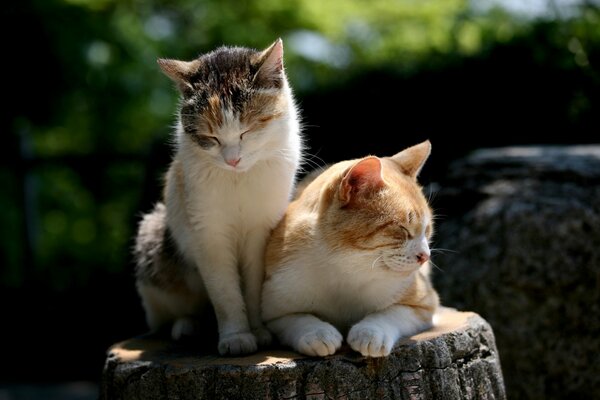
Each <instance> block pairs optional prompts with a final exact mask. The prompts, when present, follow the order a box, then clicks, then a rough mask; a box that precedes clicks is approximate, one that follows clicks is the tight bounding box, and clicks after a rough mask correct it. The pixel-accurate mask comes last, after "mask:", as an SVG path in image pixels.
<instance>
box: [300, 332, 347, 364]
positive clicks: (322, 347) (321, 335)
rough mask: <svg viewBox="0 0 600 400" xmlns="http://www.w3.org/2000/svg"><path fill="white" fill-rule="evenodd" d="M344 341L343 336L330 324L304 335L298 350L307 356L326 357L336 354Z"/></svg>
mask: <svg viewBox="0 0 600 400" xmlns="http://www.w3.org/2000/svg"><path fill="white" fill-rule="evenodd" d="M343 339H344V338H343V337H342V334H341V333H339V332H338V330H337V329H335V327H333V326H332V325H329V324H328V325H324V326H320V327H318V328H315V329H314V330H312V331H309V332H307V333H305V334H304V335H302V336H301V337H300V339H298V342H297V345H296V350H298V352H300V353H302V354H306V355H307V356H320V357H325V356H329V355H331V354H334V353H335V352H336V351H337V350H338V349H339V348H340V347H341V346H342V340H343Z"/></svg>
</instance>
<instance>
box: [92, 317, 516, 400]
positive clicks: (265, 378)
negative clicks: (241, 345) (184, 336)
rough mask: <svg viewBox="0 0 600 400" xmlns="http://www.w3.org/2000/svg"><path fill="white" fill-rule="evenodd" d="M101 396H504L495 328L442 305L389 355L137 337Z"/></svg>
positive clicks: (121, 349)
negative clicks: (226, 349) (220, 346)
mask: <svg viewBox="0 0 600 400" xmlns="http://www.w3.org/2000/svg"><path fill="white" fill-rule="evenodd" d="M101 397H102V398H104V399H144V400H152V399H229V400H231V399H334V398H335V399H371V398H377V399H504V398H505V394H504V383H503V378H502V371H501V368H500V360H499V357H498V352H497V350H496V344H495V340H494V334H493V332H492V329H491V327H490V325H489V324H488V323H487V322H486V321H485V320H484V319H483V318H481V317H480V316H479V315H477V314H475V313H472V312H458V311H454V310H450V309H447V310H444V311H443V312H441V313H440V314H439V315H438V316H437V321H436V324H435V326H434V327H433V328H432V329H430V330H428V331H426V332H422V333H420V334H418V335H415V336H413V337H411V338H408V339H404V340H402V341H400V342H399V343H398V345H397V346H396V348H395V349H394V351H393V352H392V354H391V355H390V356H389V357H385V358H379V359H377V358H366V357H363V356H361V355H360V354H359V353H356V352H354V351H352V350H351V349H349V348H348V347H346V346H345V347H343V348H342V349H341V350H340V351H339V352H338V353H337V354H335V355H333V356H329V357H325V358H312V357H304V356H302V355H300V354H298V353H295V352H292V351H288V350H283V349H273V350H267V351H261V352H258V353H256V354H252V355H249V356H246V357H227V358H225V357H218V356H216V355H207V354H204V355H202V354H200V353H199V352H198V351H197V349H194V348H193V347H192V346H189V345H183V344H178V343H175V342H172V341H168V340H161V339H152V338H133V339H130V340H126V341H124V342H121V343H117V344H115V345H114V346H113V347H111V348H110V349H109V352H108V358H107V360H106V364H105V367H104V374H103V382H102V389H101Z"/></svg>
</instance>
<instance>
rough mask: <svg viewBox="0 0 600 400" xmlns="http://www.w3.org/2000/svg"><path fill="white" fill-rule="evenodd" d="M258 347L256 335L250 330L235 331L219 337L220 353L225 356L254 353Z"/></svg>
mask: <svg viewBox="0 0 600 400" xmlns="http://www.w3.org/2000/svg"><path fill="white" fill-rule="evenodd" d="M257 348H258V346H257V345H256V337H254V335H253V334H251V333H250V332H242V333H233V334H230V335H227V336H225V337H221V338H219V354H221V355H223V356H224V355H232V356H235V355H239V354H248V353H254V352H255V351H256V349H257Z"/></svg>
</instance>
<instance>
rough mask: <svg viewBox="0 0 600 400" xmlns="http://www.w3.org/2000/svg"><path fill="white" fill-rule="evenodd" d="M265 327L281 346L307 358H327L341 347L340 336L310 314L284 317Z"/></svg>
mask: <svg viewBox="0 0 600 400" xmlns="http://www.w3.org/2000/svg"><path fill="white" fill-rule="evenodd" d="M267 326H268V327H269V329H270V330H271V331H272V332H273V333H274V334H275V336H277V338H278V339H279V341H280V342H281V343H282V344H285V345H288V346H290V347H292V348H293V349H294V350H296V351H297V352H299V353H302V354H306V355H307V356H321V357H324V356H328V355H331V354H334V353H335V352H336V351H337V350H338V349H339V348H340V347H341V346H342V340H343V336H342V334H341V333H340V332H339V331H338V330H337V329H336V328H335V327H334V326H333V325H331V324H329V323H327V322H325V321H322V320H320V319H319V318H317V317H315V316H314V315H311V314H293V315H286V316H284V317H280V318H276V319H274V320H271V321H269V322H267Z"/></svg>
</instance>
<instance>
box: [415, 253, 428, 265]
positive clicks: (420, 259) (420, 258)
mask: <svg viewBox="0 0 600 400" xmlns="http://www.w3.org/2000/svg"><path fill="white" fill-rule="evenodd" d="M427 260H429V254H427V253H419V254H417V262H418V263H419V264H425V263H426V262H427Z"/></svg>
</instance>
